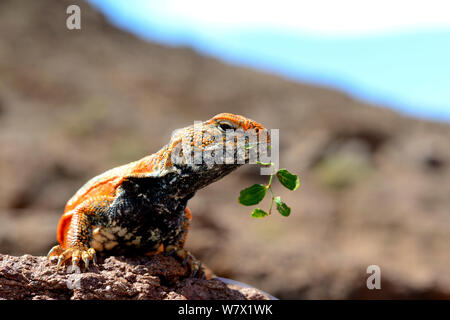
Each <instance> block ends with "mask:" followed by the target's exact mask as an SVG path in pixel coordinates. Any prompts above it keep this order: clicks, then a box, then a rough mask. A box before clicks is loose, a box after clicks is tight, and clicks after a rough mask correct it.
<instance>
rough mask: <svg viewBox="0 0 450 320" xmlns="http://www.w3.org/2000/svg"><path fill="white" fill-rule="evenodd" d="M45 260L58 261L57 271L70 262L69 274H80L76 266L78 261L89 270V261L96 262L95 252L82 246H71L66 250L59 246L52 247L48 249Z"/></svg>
mask: <svg viewBox="0 0 450 320" xmlns="http://www.w3.org/2000/svg"><path fill="white" fill-rule="evenodd" d="M47 258H49V259H50V260H56V259H58V263H57V264H56V267H57V268H58V269H59V268H60V267H61V266H62V265H63V264H64V263H65V262H66V261H67V260H69V259H71V260H72V269H71V270H70V271H71V272H75V273H80V272H81V271H80V267H79V266H78V264H79V262H80V260H83V262H84V266H85V268H86V269H88V268H89V261H91V260H92V261H93V262H94V264H95V263H96V262H97V261H96V258H97V257H96V255H95V250H94V249H93V248H86V247H84V246H82V245H81V246H73V247H70V248H67V249H64V248H62V247H61V246H60V245H57V246H54V247H53V248H52V249H50V251H49V253H48V255H47Z"/></svg>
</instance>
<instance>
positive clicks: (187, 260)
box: [47, 113, 270, 277]
mask: <svg viewBox="0 0 450 320" xmlns="http://www.w3.org/2000/svg"><path fill="white" fill-rule="evenodd" d="M199 128H200V129H199ZM251 130H253V132H256V133H257V134H260V133H262V132H263V131H264V132H266V134H267V133H268V131H267V130H266V129H265V128H264V127H263V126H262V125H261V124H259V123H258V122H255V121H253V120H251V119H248V118H246V117H244V116H240V115H235V114H231V113H221V114H218V115H216V116H214V117H213V118H211V119H209V120H207V121H204V122H202V123H201V126H198V125H197V127H196V126H195V124H194V125H191V126H188V127H185V128H182V129H178V130H176V131H174V134H173V135H172V138H171V139H170V141H169V143H168V144H167V145H165V146H164V147H162V148H161V149H160V150H159V151H158V152H156V153H154V154H151V155H148V156H146V157H144V158H142V159H140V160H138V161H134V162H131V163H129V164H126V165H122V166H119V167H116V168H113V169H111V170H108V171H106V172H104V173H103V174H100V175H98V176H96V177H94V178H92V179H91V180H89V181H88V182H87V183H86V184H85V185H84V186H82V187H81V188H80V189H79V190H78V191H77V192H76V193H75V195H74V196H73V197H72V198H71V199H70V200H69V201H68V202H67V204H66V206H65V209H64V213H63V214H62V216H61V218H60V220H59V223H58V227H57V240H58V243H59V244H58V245H55V246H54V247H53V248H51V249H50V251H49V253H48V255H47V257H48V258H49V259H50V260H52V261H54V260H57V269H59V268H60V267H61V266H65V265H69V267H70V261H71V262H72V264H71V268H72V272H77V273H79V272H81V269H80V264H84V266H85V269H86V270H87V269H88V268H89V262H90V261H92V262H93V263H94V264H96V256H97V254H108V255H113V254H128V253H137V254H140V253H143V254H147V255H149V254H150V255H151V254H156V253H165V254H166V255H174V256H175V257H176V258H178V259H180V260H182V262H183V265H186V264H187V265H188V267H189V269H190V276H192V277H196V276H197V277H198V276H200V277H204V268H203V266H202V264H201V262H200V261H199V260H198V259H196V258H195V257H194V255H192V254H191V253H190V252H189V251H187V250H186V249H184V244H185V241H186V236H187V234H188V231H189V226H190V222H191V219H192V214H191V211H190V209H189V208H188V207H187V202H188V200H189V199H191V198H192V197H193V196H194V194H195V193H196V191H197V190H199V189H201V188H203V187H206V186H207V185H209V184H211V183H213V182H215V181H217V180H219V179H221V178H222V177H224V176H226V175H228V174H229V173H231V172H232V171H234V170H235V169H237V168H238V167H239V166H241V165H242V164H244V163H246V162H247V163H248V155H247V153H245V154H246V155H245V161H244V162H243V163H242V161H241V162H238V161H233V163H220V162H218V163H212V164H211V163H204V162H201V163H197V162H195V161H186V159H189V158H187V157H184V156H185V155H192V154H193V150H200V151H209V152H212V154H213V155H214V153H215V152H216V153H217V154H219V153H218V152H219V151H223V150H228V149H227V148H229V147H236V141H237V140H235V139H231V140H227V139H225V137H224V134H225V133H230V131H231V132H233V133H234V134H235V135H237V138H239V134H241V135H242V134H246V133H247V134H248V133H249V132H250V131H251ZM266 137H267V139H268V140H266V141H265V142H266V143H267V141H269V140H270V136H268V135H266ZM186 142H187V144H186ZM256 144H257V145H258V146H259V145H260V140H259V139H258V140H257V142H256ZM195 148H197V149H195ZM234 149H236V148H234ZM231 150H233V148H231ZM233 152H234V153H233V154H232V157H233V160H236V159H237V153H236V151H233ZM176 155H178V156H181V157H180V159H181V161H173V159H176V157H175V158H174V156H176ZM81 261H83V262H81ZM68 272H69V269H68Z"/></svg>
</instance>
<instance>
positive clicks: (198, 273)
mask: <svg viewBox="0 0 450 320" xmlns="http://www.w3.org/2000/svg"><path fill="white" fill-rule="evenodd" d="M165 252H166V255H175V256H176V257H177V258H178V259H179V260H181V261H182V263H181V264H182V266H185V265H187V266H188V267H189V271H190V277H192V278H200V279H204V278H205V270H204V268H203V266H202V263H201V262H200V261H199V260H198V259H197V258H196V257H194V255H193V254H192V253H190V252H189V251H187V250H185V249H183V248H178V247H176V246H173V245H170V246H167V247H166V248H165Z"/></svg>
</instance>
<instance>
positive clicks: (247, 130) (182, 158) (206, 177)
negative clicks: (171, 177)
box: [164, 113, 270, 189]
mask: <svg viewBox="0 0 450 320" xmlns="http://www.w3.org/2000/svg"><path fill="white" fill-rule="evenodd" d="M268 142H270V136H269V135H268V131H267V130H266V129H265V128H264V127H263V126H262V125H261V124H259V123H258V122H256V121H253V120H251V119H248V118H246V117H243V116H240V115H235V114H231V113H221V114H218V115H216V116H214V117H213V118H211V119H209V120H207V121H204V122H198V123H195V124H194V125H191V126H189V127H185V128H182V129H178V130H176V131H175V132H174V133H173V135H172V139H171V142H170V143H169V145H168V146H167V149H166V151H165V152H164V154H165V155H166V156H169V155H170V156H169V157H170V160H169V159H168V161H167V162H166V163H165V165H166V168H167V169H169V168H171V169H172V170H177V171H178V172H181V173H182V175H186V176H189V177H190V178H189V180H190V182H189V183H190V184H193V185H195V189H199V188H201V187H204V186H206V185H208V184H210V183H212V182H214V181H216V180H218V179H220V178H221V177H223V176H225V175H227V174H228V173H230V172H231V171H233V170H234V169H236V168H238V167H239V166H241V165H243V164H245V163H248V162H249V160H255V161H256V160H258V159H257V158H258V155H259V151H260V148H259V147H260V145H261V146H266V145H267V143H268ZM255 161H254V162H253V163H255ZM191 178H192V179H191Z"/></svg>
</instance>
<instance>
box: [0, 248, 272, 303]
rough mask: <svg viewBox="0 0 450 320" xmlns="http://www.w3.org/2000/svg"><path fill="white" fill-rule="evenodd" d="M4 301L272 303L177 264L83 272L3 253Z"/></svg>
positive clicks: (141, 261)
mask: <svg viewBox="0 0 450 320" xmlns="http://www.w3.org/2000/svg"><path fill="white" fill-rule="evenodd" d="M0 299H7V300H19V299H33V300H41V299H52V300H53V299H55V300H68V299H72V300H87V299H96V300H112V299H114V300H119V299H120V300H126V299H132V300H143V299H155V300H163V299H164V300H180V299H181V300H184V299H196V300H203V299H220V300H267V299H268V297H267V296H265V295H264V294H263V293H262V292H260V291H259V290H257V289H253V288H250V289H249V288H242V287H238V286H236V285H227V284H225V283H224V282H222V281H220V280H219V279H210V280H204V279H194V278H189V277H188V270H187V268H186V267H183V266H182V265H181V264H180V263H179V262H178V261H177V260H176V259H174V258H172V257H166V256H164V255H161V254H158V255H154V256H151V257H108V258H106V259H101V258H100V260H99V263H98V265H97V266H90V268H89V270H88V271H85V272H82V273H78V274H77V273H67V272H66V271H64V270H62V269H61V270H59V271H58V270H57V269H56V265H55V263H54V262H51V261H48V260H47V258H46V257H42V256H40V257H39V256H32V255H23V256H20V257H17V256H10V255H2V254H0Z"/></svg>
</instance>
